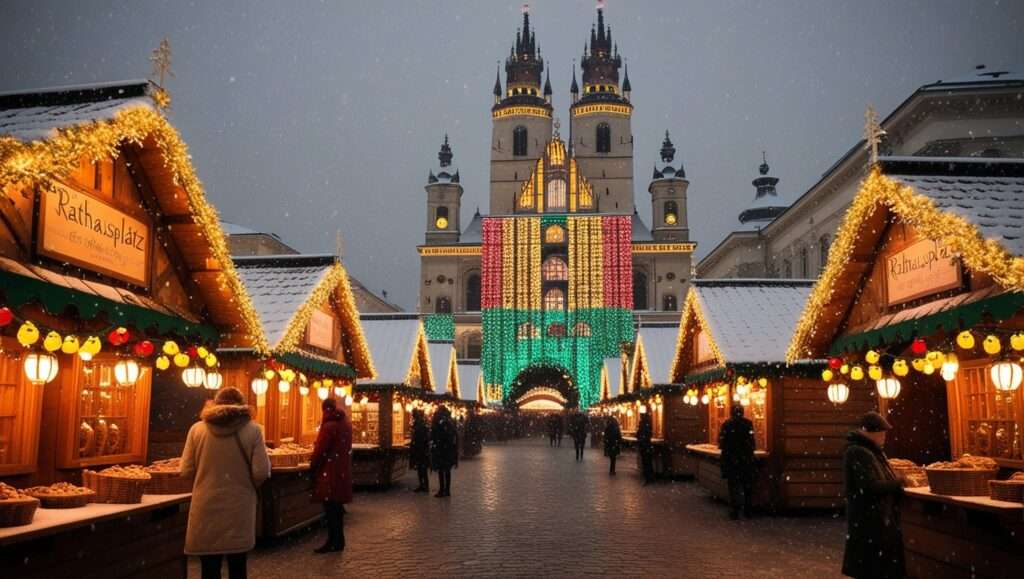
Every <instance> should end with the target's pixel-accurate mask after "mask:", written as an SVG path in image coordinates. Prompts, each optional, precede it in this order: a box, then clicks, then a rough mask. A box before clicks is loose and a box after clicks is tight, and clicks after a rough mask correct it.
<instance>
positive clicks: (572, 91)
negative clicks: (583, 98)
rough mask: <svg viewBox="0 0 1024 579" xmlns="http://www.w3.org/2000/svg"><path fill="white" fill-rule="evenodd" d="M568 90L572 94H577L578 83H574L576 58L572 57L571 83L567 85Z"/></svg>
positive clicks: (578, 90) (578, 89)
mask: <svg viewBox="0 0 1024 579" xmlns="http://www.w3.org/2000/svg"><path fill="white" fill-rule="evenodd" d="M569 92H571V93H572V94H579V92H580V85H578V84H576V59H575V58H574V59H572V85H571V86H570V87H569Z"/></svg>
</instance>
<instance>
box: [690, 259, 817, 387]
mask: <svg viewBox="0 0 1024 579" xmlns="http://www.w3.org/2000/svg"><path fill="white" fill-rule="evenodd" d="M813 284H814V282H813V281H812V280H780V279H723V280H704V279H699V280H693V281H692V283H691V286H690V291H689V293H688V294H687V296H686V304H685V305H684V307H683V316H682V323H681V324H680V326H679V332H678V338H677V339H676V340H675V341H674V342H673V345H674V348H675V352H674V355H673V360H672V368H671V372H670V373H671V376H672V377H674V378H675V379H676V380H677V381H681V380H682V379H683V378H684V374H685V373H686V367H687V366H686V364H685V361H684V358H683V357H684V356H685V355H686V354H685V353H684V349H685V344H687V343H689V341H690V340H691V339H692V337H693V336H696V334H697V330H700V331H702V332H704V333H705V335H706V336H707V339H708V344H709V345H710V347H711V351H712V352H713V354H714V357H715V359H716V361H717V364H718V365H719V366H720V367H721V366H725V365H727V364H766V363H778V362H782V361H783V360H784V359H785V357H786V346H787V344H788V343H789V339H790V338H791V337H792V335H793V328H795V327H796V324H797V321H798V320H799V319H800V312H801V311H802V309H803V307H804V303H805V302H806V301H807V296H808V295H809V294H810V292H811V287H812V285H813Z"/></svg>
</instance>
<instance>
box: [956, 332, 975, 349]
mask: <svg viewBox="0 0 1024 579" xmlns="http://www.w3.org/2000/svg"><path fill="white" fill-rule="evenodd" d="M956 345H957V346H960V349H962V350H972V349H974V334H972V333H971V332H970V330H964V331H962V332H960V333H959V334H957V335H956Z"/></svg>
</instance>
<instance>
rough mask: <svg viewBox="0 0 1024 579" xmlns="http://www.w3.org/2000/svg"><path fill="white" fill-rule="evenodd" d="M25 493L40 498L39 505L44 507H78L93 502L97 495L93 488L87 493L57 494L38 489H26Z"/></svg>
mask: <svg viewBox="0 0 1024 579" xmlns="http://www.w3.org/2000/svg"><path fill="white" fill-rule="evenodd" d="M25 494H27V495H29V496H32V497H35V498H37V499H39V503H40V505H39V506H41V507H43V508H44V509H77V508H79V507H84V506H85V505H87V504H89V503H91V502H92V501H93V498H94V497H95V496H96V492H95V491H93V490H91V489H90V490H89V492H87V493H81V494H77V495H55V494H50V493H43V492H36V491H25Z"/></svg>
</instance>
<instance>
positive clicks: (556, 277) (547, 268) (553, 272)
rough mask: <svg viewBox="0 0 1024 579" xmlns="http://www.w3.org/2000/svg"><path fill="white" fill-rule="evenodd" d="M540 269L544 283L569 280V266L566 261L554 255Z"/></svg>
mask: <svg viewBox="0 0 1024 579" xmlns="http://www.w3.org/2000/svg"><path fill="white" fill-rule="evenodd" d="M540 269H541V277H542V278H543V279H544V281H568V280H569V266H567V265H565V260H564V259H562V258H561V257H558V256H557V255H552V256H551V257H549V258H547V259H545V260H544V263H543V264H542V265H541V266H540Z"/></svg>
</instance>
